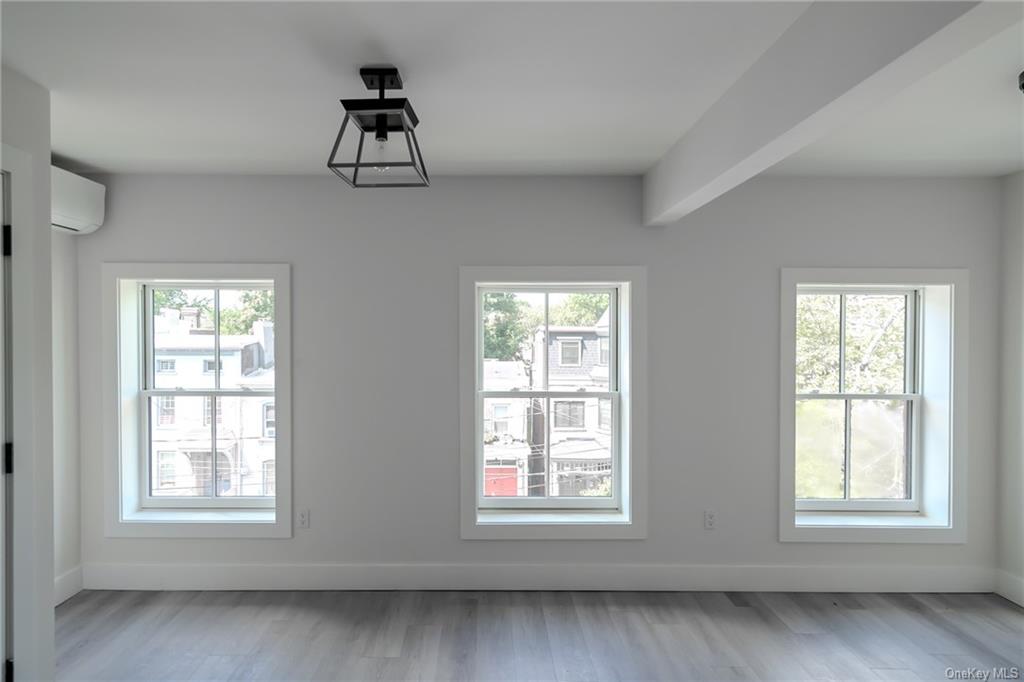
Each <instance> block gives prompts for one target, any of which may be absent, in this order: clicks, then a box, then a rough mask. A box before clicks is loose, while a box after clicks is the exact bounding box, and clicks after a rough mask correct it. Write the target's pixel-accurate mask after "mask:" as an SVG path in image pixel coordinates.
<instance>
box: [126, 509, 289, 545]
mask: <svg viewBox="0 0 1024 682" xmlns="http://www.w3.org/2000/svg"><path fill="white" fill-rule="evenodd" d="M107 535H108V536H109V537H135V538H147V537H160V538H164V537H173V538H281V537H291V524H290V523H288V520H287V519H282V520H281V521H280V522H279V521H278V519H277V513H276V511H275V510H274V509H244V510H243V509H223V510H214V509H140V510H137V511H134V512H131V513H126V514H124V515H123V517H122V518H121V519H120V520H119V521H118V522H116V523H115V524H113V527H112V528H109V529H108V533H107Z"/></svg>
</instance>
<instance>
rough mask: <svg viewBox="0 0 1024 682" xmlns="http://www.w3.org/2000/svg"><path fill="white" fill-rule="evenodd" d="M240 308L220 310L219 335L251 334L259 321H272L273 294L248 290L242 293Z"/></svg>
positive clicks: (264, 290)
mask: <svg viewBox="0 0 1024 682" xmlns="http://www.w3.org/2000/svg"><path fill="white" fill-rule="evenodd" d="M240 298H241V307H239V308H233V307H231V308H223V307H222V308H221V311H220V332H221V334H251V333H252V328H253V325H254V324H255V323H256V322H259V321H260V320H273V319H274V292H273V291H271V290H269V289H248V290H246V291H243V292H242V295H241V297H240Z"/></svg>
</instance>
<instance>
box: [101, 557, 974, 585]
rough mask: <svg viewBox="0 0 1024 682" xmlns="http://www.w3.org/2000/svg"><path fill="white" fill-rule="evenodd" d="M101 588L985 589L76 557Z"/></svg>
mask: <svg viewBox="0 0 1024 682" xmlns="http://www.w3.org/2000/svg"><path fill="white" fill-rule="evenodd" d="M83 577H84V585H85V588H86V589H104V590H403V589H409V590H413V589H415V590H661V591H696V590H712V591H721V590H727V591H732V590H736V591H776V592H777V591H786V592H838V591H841V592H991V591H992V590H993V586H994V576H993V571H992V569H991V568H989V567H985V566H939V567H936V566H922V565H851V564H840V565H779V564H766V565H711V564H703V565H700V564H412V563H391V564H327V563H321V564H212V563H211V564H153V563H119V564H110V563H93V564H85V565H84V574H83Z"/></svg>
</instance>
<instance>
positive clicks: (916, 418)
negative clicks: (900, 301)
mask: <svg viewBox="0 0 1024 682" xmlns="http://www.w3.org/2000/svg"><path fill="white" fill-rule="evenodd" d="M921 293H922V291H921V289H920V288H917V287H907V286H849V285H797V295H798V296H800V295H825V296H839V297H840V310H839V392H838V393H798V394H796V397H795V402H800V401H801V400H842V401H843V405H844V410H845V417H844V420H845V424H846V429H845V434H844V443H843V450H844V453H845V457H846V465H845V467H844V481H843V488H844V495H846V496H847V497H846V499H842V500H838V499H796V500H795V504H796V508H797V510H799V511H847V512H862V511H867V512H875V511H908V512H916V511H918V510H919V508H920V505H921V500H920V495H919V492H920V488H921V480H920V473H921V463H920V457H919V455H920V447H919V444H920V440H921V439H920V436H919V433H918V431H919V427H920V424H921V393H920V391H919V390H918V384H919V376H920V371H919V368H918V363H917V360H918V357H919V355H920V354H919V353H918V350H917V344H918V341H919V339H920V333H919V329H920V316H919V308H920V306H919V305H918V302H919V301H920V298H921ZM858 294H860V295H865V294H866V295H870V294H874V295H881V296H904V297H906V301H907V304H906V311H905V316H904V324H905V325H906V326H905V328H904V333H905V336H904V355H903V360H904V363H903V364H904V390H903V392H902V393H878V394H874V393H872V394H856V393H848V392H846V391H844V390H843V387H844V385H845V380H846V334H845V330H846V297H847V296H853V295H858ZM857 400H894V401H896V400H898V401H903V402H906V403H907V404H908V405H909V409H908V410H907V414H906V423H905V426H904V428H905V436H906V447H905V452H906V456H907V463H906V467H907V470H908V472H909V476H907V486H908V487H909V488H910V496H909V497H908V498H906V499H902V500H897V499H892V500H870V499H849V497H848V496H849V488H850V470H851V462H850V457H851V454H852V452H851V447H850V440H851V435H850V431H851V429H850V425H851V411H852V406H853V403H854V402H855V401H857Z"/></svg>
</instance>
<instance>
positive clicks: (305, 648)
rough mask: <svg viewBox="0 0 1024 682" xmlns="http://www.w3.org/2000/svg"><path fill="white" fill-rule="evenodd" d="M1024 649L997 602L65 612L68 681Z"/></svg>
mask: <svg viewBox="0 0 1024 682" xmlns="http://www.w3.org/2000/svg"><path fill="white" fill-rule="evenodd" d="M1022 649H1024V610H1022V609H1021V608H1019V607H1017V606H1015V605H1014V604H1012V603H1010V602H1008V601H1006V600H1005V599H1002V598H1001V597H998V596H995V595H984V594H963V595H960V594H957V595H949V594H943V595H936V594H811V593H799V594H794V593H785V594H783V593H748V592H743V593H721V592H682V593H666V592H106V591H87V592H82V593H80V594H78V595H77V596H75V597H73V598H72V599H70V600H68V601H67V602H65V603H64V604H62V605H61V606H60V607H58V609H57V656H58V660H57V671H58V677H59V678H60V679H65V680H87V679H104V680H106V679H119V680H236V679H238V680H249V679H254V680H321V679H323V680H337V679H345V680H655V679H657V680H736V679H751V680H757V679H761V680H912V679H932V680H945V679H949V678H948V677H947V669H952V670H956V671H966V670H968V669H975V670H986V671H991V670H992V669H994V668H996V669H998V668H1002V669H1010V668H1012V667H1014V666H1016V667H1018V668H1020V667H1022V666H1024V652H1022ZM1009 674H1012V671H1009ZM990 675H991V673H990ZM975 679H978V678H975ZM989 679H992V677H990V678H989Z"/></svg>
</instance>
